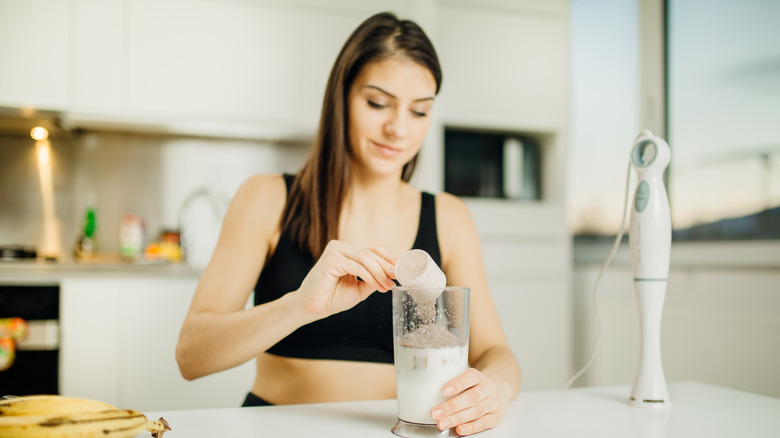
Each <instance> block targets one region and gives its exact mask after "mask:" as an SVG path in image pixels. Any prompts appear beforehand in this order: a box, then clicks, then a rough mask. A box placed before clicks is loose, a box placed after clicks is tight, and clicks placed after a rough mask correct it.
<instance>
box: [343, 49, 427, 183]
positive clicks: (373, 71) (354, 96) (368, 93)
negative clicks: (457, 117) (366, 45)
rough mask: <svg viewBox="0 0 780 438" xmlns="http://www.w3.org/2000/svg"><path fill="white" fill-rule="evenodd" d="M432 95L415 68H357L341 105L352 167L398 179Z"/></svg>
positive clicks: (388, 64) (391, 62)
mask: <svg viewBox="0 0 780 438" xmlns="http://www.w3.org/2000/svg"><path fill="white" fill-rule="evenodd" d="M435 95H436V80H435V79H434V77H433V74H432V73H431V72H430V70H428V69H427V68H425V67H423V66H422V65H420V64H418V63H416V62H413V61H409V60H405V59H401V58H389V59H386V60H383V61H379V62H375V63H371V64H368V65H366V66H365V67H363V70H362V71H361V72H360V74H359V75H358V76H357V78H355V81H354V82H353V83H352V88H351V89H350V91H349V96H348V100H347V107H348V111H349V116H348V117H349V119H348V126H349V134H348V135H349V146H350V150H351V152H352V157H353V159H354V161H353V166H355V167H357V168H362V169H363V170H368V171H371V172H374V173H377V174H381V175H387V174H393V173H400V172H401V169H402V168H403V166H404V164H406V163H408V162H409V160H411V159H412V158H413V157H414V155H415V154H417V152H418V151H419V150H420V146H422V142H423V139H424V138H425V134H426V133H427V132H428V127H429V126H430V125H431V111H432V109H433V98H434V96H435ZM356 170H359V169H356Z"/></svg>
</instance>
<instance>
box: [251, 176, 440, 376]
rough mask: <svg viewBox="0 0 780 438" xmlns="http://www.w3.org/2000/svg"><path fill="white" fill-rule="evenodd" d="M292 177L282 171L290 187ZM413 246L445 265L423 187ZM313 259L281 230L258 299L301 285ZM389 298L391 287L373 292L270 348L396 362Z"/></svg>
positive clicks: (430, 203)
mask: <svg viewBox="0 0 780 438" xmlns="http://www.w3.org/2000/svg"><path fill="white" fill-rule="evenodd" d="M293 178H294V177H293V176H292V175H284V179H285V182H286V184H287V192H288V193H289V191H290V185H291V184H292V180H293ZM413 248H414V249H423V250H425V251H427V252H428V254H430V255H431V258H433V260H434V261H436V263H437V264H438V265H441V253H440V251H439V239H438V236H437V235H436V209H435V200H434V196H433V195H432V194H430V193H427V192H423V193H422V204H421V207H420V224H419V226H418V228H417V237H416V239H415V242H414V245H413ZM315 262H316V260H315V259H314V256H313V255H312V254H311V253H310V252H309V251H307V250H301V249H300V248H299V247H298V245H296V244H295V243H294V242H293V241H292V240H291V239H290V236H289V234H288V233H287V230H282V233H281V235H280V236H279V243H278V244H277V245H276V250H275V251H274V253H273V254H272V255H271V257H270V258H269V259H268V260H267V262H266V264H265V266H264V267H263V270H262V272H261V273H260V277H259V279H258V280H257V284H256V285H255V305H260V304H264V303H267V302H269V301H273V300H276V299H278V298H280V297H282V296H283V295H284V294H286V293H288V292H290V291H294V290H296V289H298V287H300V285H301V282H303V279H304V277H306V274H308V273H309V271H310V270H311V268H312V267H313V266H314V263H315ZM391 303H392V300H391V294H390V293H389V292H388V293H378V292H375V293H373V294H371V295H370V296H369V297H368V298H366V299H365V300H364V301H361V302H360V303H358V304H357V305H355V306H354V307H353V308H351V309H348V310H345V311H344V312H341V313H337V314H335V315H331V316H329V317H327V318H324V319H321V320H318V321H315V322H312V323H310V324H307V325H305V326H303V327H300V328H299V329H297V330H295V331H294V332H292V333H291V334H290V335H288V336H287V337H285V338H284V339H282V340H280V341H279V342H277V343H276V345H274V346H272V347H271V348H269V349H268V350H267V352H268V353H271V354H275V355H278V356H285V357H295V358H303V359H332V360H349V361H360V362H381V363H393V325H392V304H391Z"/></svg>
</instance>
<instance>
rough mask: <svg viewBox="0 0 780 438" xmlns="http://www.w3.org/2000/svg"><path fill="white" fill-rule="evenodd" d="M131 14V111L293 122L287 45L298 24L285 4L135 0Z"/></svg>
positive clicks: (211, 118)
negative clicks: (284, 6)
mask: <svg viewBox="0 0 780 438" xmlns="http://www.w3.org/2000/svg"><path fill="white" fill-rule="evenodd" d="M128 20H129V21H128V23H129V24H128V25H129V31H128V60H127V69H128V70H127V77H128V83H127V110H128V113H130V114H136V115H143V116H149V117H153V116H162V117H167V118H169V119H170V117H172V116H174V117H175V118H184V119H188V120H197V119H205V120H209V121H212V122H216V121H225V120H228V121H235V120H236V119H240V120H244V121H253V120H256V121H263V122H267V123H273V124H277V125H288V124H289V123H290V120H291V118H292V108H293V103H292V97H291V96H292V94H293V93H292V86H293V83H292V82H293V81H292V77H293V61H292V59H293V56H294V54H293V53H291V52H292V51H291V50H290V47H291V46H292V44H291V41H293V34H294V32H297V31H298V30H299V28H298V26H297V23H294V20H293V14H292V12H291V11H290V10H289V9H285V8H283V7H280V6H274V5H269V4H265V3H262V2H216V1H189V0H164V1H158V0H137V1H133V2H131V3H130V6H129V16H128Z"/></svg>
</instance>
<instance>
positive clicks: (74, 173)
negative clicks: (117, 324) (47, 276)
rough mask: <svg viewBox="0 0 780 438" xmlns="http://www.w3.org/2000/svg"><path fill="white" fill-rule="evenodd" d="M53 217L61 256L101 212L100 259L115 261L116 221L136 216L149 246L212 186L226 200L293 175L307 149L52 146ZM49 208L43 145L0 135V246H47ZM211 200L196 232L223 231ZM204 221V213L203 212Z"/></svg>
mask: <svg viewBox="0 0 780 438" xmlns="http://www.w3.org/2000/svg"><path fill="white" fill-rule="evenodd" d="M49 143H50V148H51V155H50V162H51V166H52V172H51V174H52V178H53V189H54V197H53V199H54V212H55V217H56V220H57V222H58V227H57V228H58V230H59V232H58V235H57V241H58V242H57V243H58V245H59V247H60V248H61V251H62V253H61V254H60V255H64V256H70V255H71V253H72V248H73V245H74V243H75V241H76V238H77V237H78V235H79V233H80V228H81V226H82V223H83V217H84V213H85V210H86V208H87V207H88V206H94V207H95V208H96V211H97V220H98V240H99V244H100V251H101V252H107V253H115V252H117V251H118V246H119V243H118V242H119V237H118V229H119V219H120V216H121V215H122V214H124V213H134V214H137V215H140V216H141V217H143V218H144V219H145V220H146V222H147V236H148V239H155V238H156V237H157V236H158V234H159V232H160V231H161V230H163V229H178V228H179V208H180V207H181V205H182V203H183V202H184V200H185V199H186V198H187V196H188V195H189V194H191V193H192V192H194V191H196V190H198V189H200V188H210V189H212V190H213V191H215V192H217V193H220V194H221V197H222V198H223V200H224V201H225V203H226V202H227V200H229V199H230V198H231V197H232V196H233V194H234V193H235V191H236V190H237V189H238V187H239V185H240V184H241V182H242V181H243V180H244V179H246V178H247V177H248V176H250V175H253V174H256V173H265V172H294V171H296V170H297V169H298V168H299V167H300V165H301V164H302V163H303V161H304V159H305V157H306V155H307V153H308V145H306V144H288V143H270V142H260V141H243V140H226V139H212V138H199V137H185V136H165V135H147V134H131V133H119V132H83V133H75V134H72V135H69V134H60V135H55V136H54V138H52V139H50V142H49ZM43 209H44V202H43V197H42V188H41V181H40V177H39V166H38V158H37V152H36V141H35V140H32V139H31V138H30V137H29V136H21V135H1V136H0V245H10V244H19V245H26V246H35V247H38V248H41V247H42V246H43V245H44V242H43V241H42V239H43V234H44V225H45V224H44V214H43ZM210 210H211V207H210V206H209V204H208V201H207V200H205V199H203V200H195V201H193V205H192V212H191V213H192V214H191V215H190V216H188V218H189V219H188V220H191V221H197V220H200V222H205V224H204V223H200V224H198V223H193V224H191V226H192V227H199V228H198V229H202V228H203V227H204V226H205V227H210V228H211V229H212V230H214V231H213V232H214V233H216V232H217V231H218V227H219V223H218V222H217V221H216V219H215V218H213V215H212V214H211V213H210ZM204 212H205V213H206V214H205V215H204V214H202V213H204Z"/></svg>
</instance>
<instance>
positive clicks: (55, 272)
mask: <svg viewBox="0 0 780 438" xmlns="http://www.w3.org/2000/svg"><path fill="white" fill-rule="evenodd" d="M202 272H203V270H202V269H199V268H194V267H192V266H188V265H186V264H183V263H157V262H153V263H131V262H124V263H123V262H116V263H84V262H77V261H72V260H69V261H63V262H48V261H43V260H36V261H4V262H1V263H0V284H57V283H58V282H59V281H60V280H62V279H64V278H112V277H147V278H157V277H165V278H199V277H200V275H201V273H202Z"/></svg>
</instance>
